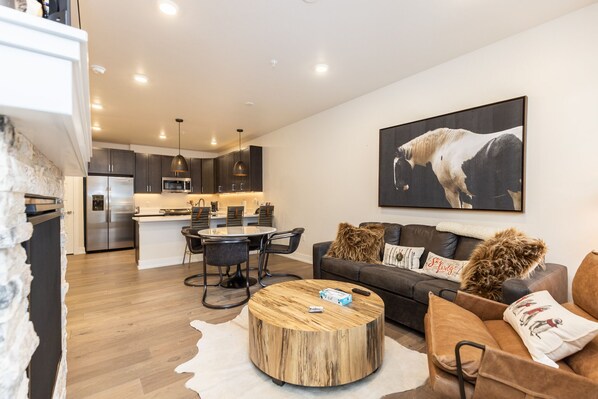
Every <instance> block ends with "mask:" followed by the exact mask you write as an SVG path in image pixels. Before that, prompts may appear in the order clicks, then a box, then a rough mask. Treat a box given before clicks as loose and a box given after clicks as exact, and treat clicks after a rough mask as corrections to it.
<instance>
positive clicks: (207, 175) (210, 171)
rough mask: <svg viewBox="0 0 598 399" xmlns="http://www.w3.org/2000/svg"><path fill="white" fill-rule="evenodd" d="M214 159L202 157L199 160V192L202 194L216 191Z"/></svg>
mask: <svg viewBox="0 0 598 399" xmlns="http://www.w3.org/2000/svg"><path fill="white" fill-rule="evenodd" d="M215 162H216V160H215V159H214V158H212V159H202V160H201V193H202V194H214V193H215V192H216V187H215V183H216V179H215V178H214V177H215V170H214V163H215Z"/></svg>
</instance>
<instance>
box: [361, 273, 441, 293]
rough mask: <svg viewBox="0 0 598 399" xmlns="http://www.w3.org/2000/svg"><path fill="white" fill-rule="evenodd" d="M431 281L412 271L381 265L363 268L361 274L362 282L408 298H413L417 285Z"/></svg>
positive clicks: (428, 277)
mask: <svg viewBox="0 0 598 399" xmlns="http://www.w3.org/2000/svg"><path fill="white" fill-rule="evenodd" d="M429 279H432V277H430V276H426V275H424V274H419V273H417V272H414V271H412V270H408V269H400V268H397V267H388V266H379V265H371V266H369V267H364V268H361V270H360V273H359V281H360V282H362V283H364V284H367V285H369V286H372V287H376V288H381V289H383V290H386V291H389V292H393V293H396V294H399V295H401V296H404V297H406V298H413V289H414V287H415V284H417V283H418V282H420V281H424V280H429Z"/></svg>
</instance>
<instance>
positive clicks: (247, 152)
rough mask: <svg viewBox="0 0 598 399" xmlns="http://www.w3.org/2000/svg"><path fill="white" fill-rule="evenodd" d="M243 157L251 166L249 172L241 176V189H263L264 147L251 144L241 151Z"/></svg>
mask: <svg viewBox="0 0 598 399" xmlns="http://www.w3.org/2000/svg"><path fill="white" fill-rule="evenodd" d="M241 159H242V160H243V162H245V165H248V166H249V172H248V174H247V176H243V177H239V179H240V180H239V191H263V190H264V184H263V176H262V175H263V168H262V147H257V146H254V145H250V146H249V147H247V148H245V149H244V150H242V151H241Z"/></svg>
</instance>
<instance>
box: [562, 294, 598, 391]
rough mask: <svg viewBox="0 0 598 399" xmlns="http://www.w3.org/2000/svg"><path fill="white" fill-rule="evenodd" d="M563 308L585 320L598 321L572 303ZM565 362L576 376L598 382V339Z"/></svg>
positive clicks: (564, 305) (565, 304)
mask: <svg viewBox="0 0 598 399" xmlns="http://www.w3.org/2000/svg"><path fill="white" fill-rule="evenodd" d="M563 307H564V308H565V309H567V310H568V311H570V312H571V313H574V314H576V315H578V316H581V317H583V318H585V319H588V320H592V321H598V320H596V319H595V318H594V317H592V316H591V315H590V314H588V313H586V312H585V311H584V310H583V309H581V308H580V307H579V306H576V305H575V304H573V303H571V302H569V303H564V304H563ZM565 362H567V364H568V365H569V367H571V368H572V369H573V371H575V373H576V374H579V375H582V376H584V377H586V378H589V379H590V380H592V381H595V382H598V337H595V338H594V339H593V340H592V341H590V343H588V344H587V345H586V346H585V347H584V348H583V350H582V351H579V352H577V353H574V354H573V355H571V356H569V357H567V358H566V359H565ZM559 364H560V363H559Z"/></svg>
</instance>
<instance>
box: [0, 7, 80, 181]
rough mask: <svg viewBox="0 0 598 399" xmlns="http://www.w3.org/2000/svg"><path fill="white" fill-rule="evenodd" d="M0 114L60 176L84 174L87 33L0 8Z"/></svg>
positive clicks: (6, 8)
mask: <svg viewBox="0 0 598 399" xmlns="http://www.w3.org/2000/svg"><path fill="white" fill-rule="evenodd" d="M0 114H2V115H6V116H8V117H9V118H10V120H11V122H12V124H13V125H14V126H15V128H16V129H17V131H18V132H20V133H22V134H23V135H25V136H26V137H27V138H28V139H29V140H30V141H31V142H32V143H33V145H34V146H35V147H37V149H39V150H40V151H41V152H42V153H43V154H44V155H46V156H47V157H48V158H49V159H50V160H51V161H52V162H53V163H54V164H55V165H56V166H57V167H59V168H60V169H61V170H62V171H63V173H64V174H65V175H69V176H85V175H87V163H88V162H89V159H90V157H91V120H90V109H89V75H88V64H87V33H86V32H84V31H82V30H79V29H76V28H72V27H70V26H65V25H62V24H60V23H57V22H53V21H48V20H45V19H42V18H39V17H34V16H32V15H28V14H25V13H22V12H19V11H16V10H13V9H10V8H8V7H1V6H0Z"/></svg>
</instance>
